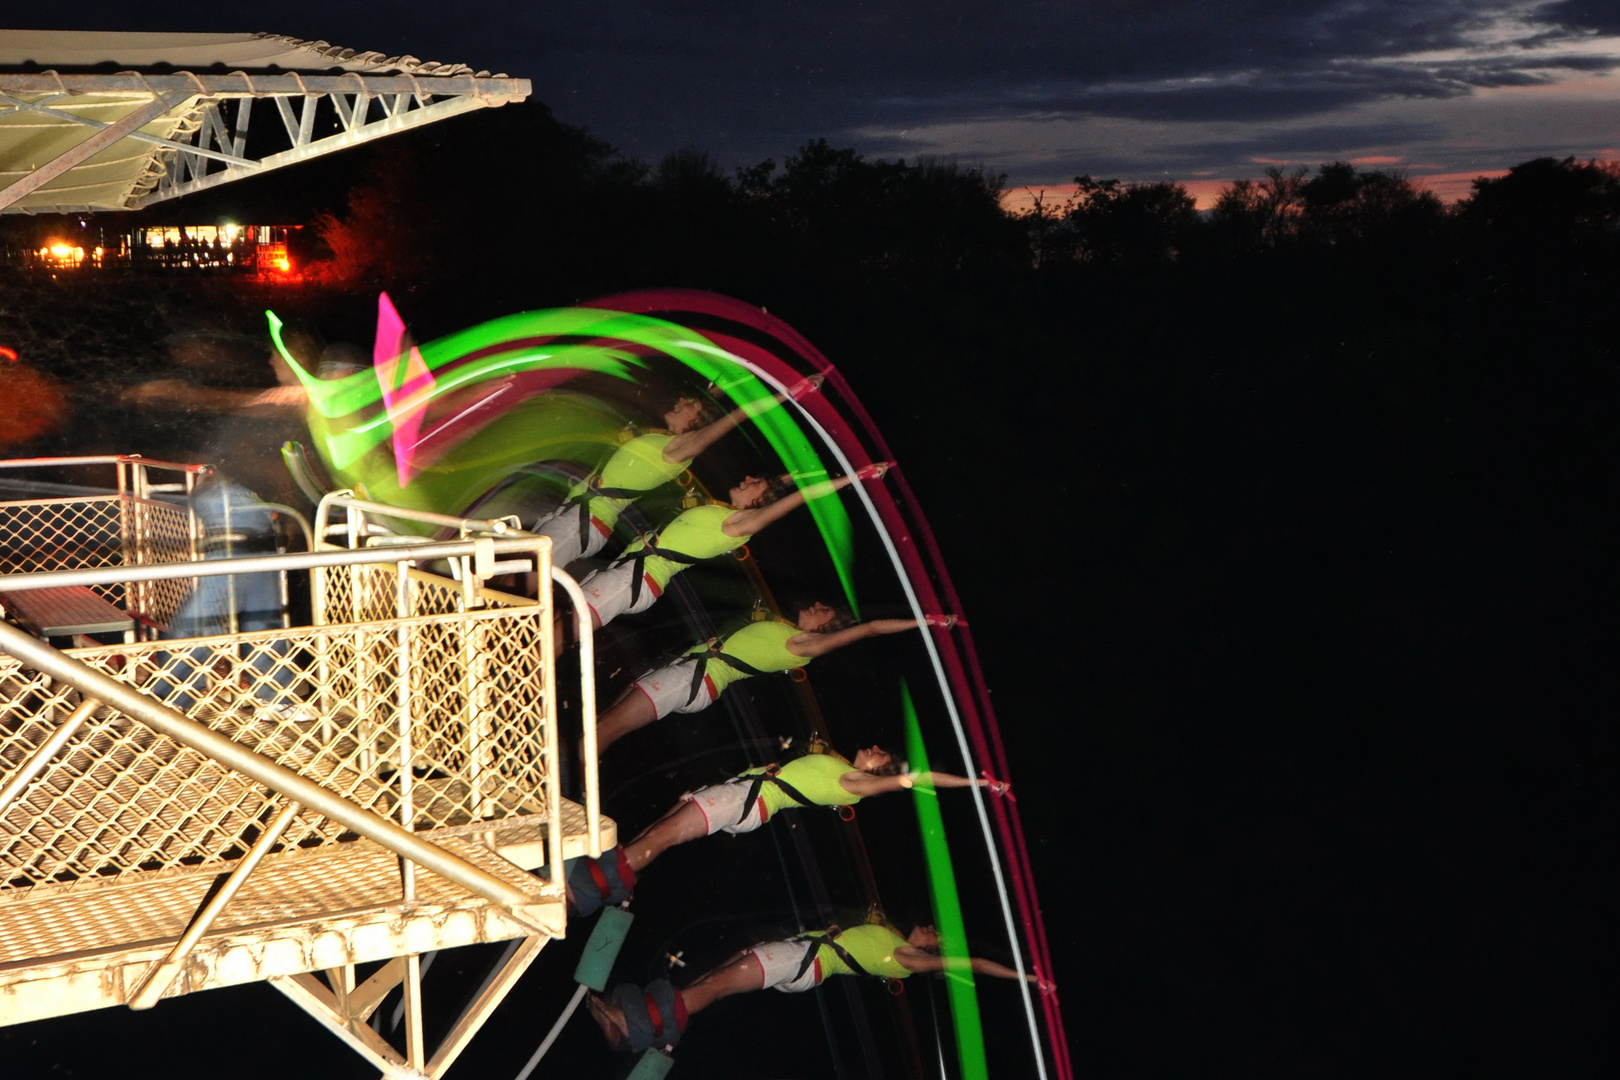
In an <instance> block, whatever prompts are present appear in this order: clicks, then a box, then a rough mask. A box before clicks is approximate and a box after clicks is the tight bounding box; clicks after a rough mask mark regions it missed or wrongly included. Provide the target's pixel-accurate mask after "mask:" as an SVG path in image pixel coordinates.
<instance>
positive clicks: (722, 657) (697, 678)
mask: <svg viewBox="0 0 1620 1080" xmlns="http://www.w3.org/2000/svg"><path fill="white" fill-rule="evenodd" d="M640 580H641V578H640V576H639V575H638V576H637V577H636V581H638V582H639V581H640ZM632 595H634V594H632ZM630 602H631V603H632V604H633V603H635V600H633V599H632V600H631V601H630ZM710 660H718V661H720V662H721V663H722V664H725V665H726V666H727V667H733V668H736V669H737V670H738V671H740V672H742V673H743V674H744V675H748V676H750V677H753V678H758V677H759V676H761V675H769V674H771V673H770V672H769V671H761V670H760V669H759V668H757V667H755V666H754V665H753V664H749V663H745V662H743V661H741V660H739V659H737V658H736V657H735V656H731V655H729V654H728V653H727V652H726V651H725V645H724V643H722V642H718V641H715V640H713V639H711V640H710V641H709V647H708V649H707V650H706V651H705V652H704V653H703V655H702V656H699V657H698V658H697V663H695V664H693V665H692V685H691V688H690V690H689V692H688V693H687V695H686V703H687V704H688V705H690V704H692V702H694V701H696V700H697V696H698V691H699V690H701V689H702V688H703V676H705V675H707V674H708V673H709V661H710Z"/></svg>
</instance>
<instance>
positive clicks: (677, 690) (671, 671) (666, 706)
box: [633, 595, 716, 720]
mask: <svg viewBox="0 0 1620 1080" xmlns="http://www.w3.org/2000/svg"><path fill="white" fill-rule="evenodd" d="M645 598H646V597H645V595H643V599H645ZM701 662H702V659H701V658H700V657H696V656H693V657H690V658H688V659H685V660H677V661H675V663H673V664H670V665H669V666H668V667H661V668H659V669H658V670H657V671H649V672H648V673H647V674H645V675H643V676H642V677H641V678H639V679H637V680H636V682H635V685H634V687H633V689H635V690H638V691H640V692H641V693H643V694H645V695H646V697H647V700H648V701H650V702H652V705H653V711H654V712H655V713H656V714H657V715H658V719H660V720H662V719H663V718H664V717H666V716H668V715H669V714H670V713H672V712H679V713H695V712H702V711H703V710H704V709H707V708H708V707H709V706H710V705H713V704H714V699H715V697H716V694H715V692H714V680H712V679H710V678H709V677H708V676H707V675H705V676H703V682H702V683H701V684H700V685H699V686H698V692H697V697H694V698H692V700H691V701H690V702H688V701H687V700H686V699H687V698H688V697H691V694H692V667H693V665H694V664H699V663H701Z"/></svg>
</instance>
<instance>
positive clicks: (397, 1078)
mask: <svg viewBox="0 0 1620 1080" xmlns="http://www.w3.org/2000/svg"><path fill="white" fill-rule="evenodd" d="M547 940H548V938H547V937H546V935H543V934H536V935H534V936H533V937H527V938H518V939H516V940H514V941H512V942H511V943H510V944H509V945H508V947H507V950H506V953H505V955H503V956H502V957H501V959H500V961H499V962H498V963H497V964H496V966H495V968H494V970H493V971H491V972H490V974H489V977H488V978H487V979H485V980H484V985H483V986H482V987H481V988H480V989H479V991H478V993H477V994H475V995H474V996H473V999H472V1001H471V1002H469V1003H468V1005H467V1007H466V1008H465V1009H464V1010H462V1013H461V1016H460V1017H459V1018H458V1019H457V1020H456V1023H455V1026H454V1027H452V1028H451V1029H450V1031H449V1033H448V1034H446V1035H445V1037H444V1039H443V1041H442V1042H440V1044H439V1047H438V1049H437V1050H436V1051H435V1052H434V1054H433V1057H432V1058H430V1059H428V1060H426V1061H424V1060H423V1059H424V1057H425V1056H426V1055H425V1052H424V1050H423V1047H422V1035H421V1030H422V1024H421V1007H420V1003H421V989H422V988H421V982H422V978H421V963H420V961H421V958H420V957H419V956H396V957H394V959H392V960H390V961H388V962H387V963H385V964H384V965H383V966H382V967H380V968H378V969H377V971H375V972H374V973H373V974H372V975H371V977H370V978H368V979H367V980H366V981H365V982H363V983H361V984H360V985H359V986H355V985H354V967H353V966H352V965H350V966H349V967H345V968H335V969H333V970H331V971H328V972H327V973H326V978H327V981H328V982H329V983H330V984H331V985H330V987H328V986H327V985H326V984H323V983H322V982H321V981H320V980H319V979H317V978H316V977H315V976H314V975H313V974H310V973H305V974H302V975H290V976H278V977H276V978H272V979H271V980H269V981H270V985H272V986H274V987H275V988H276V989H277V990H280V991H281V992H282V993H283V994H286V995H287V996H288V997H289V998H291V999H292V1000H293V1002H294V1003H295V1004H296V1005H298V1007H299V1008H301V1009H303V1010H304V1011H305V1012H307V1013H309V1014H310V1015H311V1016H313V1017H314V1018H315V1019H316V1020H319V1021H320V1022H321V1023H322V1024H323V1025H324V1026H325V1027H326V1028H327V1029H328V1030H330V1031H331V1032H332V1033H333V1034H334V1035H336V1036H337V1037H338V1038H340V1039H342V1040H343V1041H344V1042H345V1043H347V1044H348V1045H349V1047H350V1049H352V1050H354V1051H355V1052H356V1053H358V1054H359V1055H360V1056H361V1057H363V1058H365V1059H366V1060H367V1061H369V1062H371V1063H372V1064H373V1065H375V1066H376V1067H377V1068H379V1069H381V1070H382V1075H383V1080H439V1078H440V1077H442V1076H443V1075H444V1074H445V1072H446V1070H448V1069H449V1068H450V1066H451V1065H452V1064H454V1063H455V1061H456V1059H457V1058H458V1057H460V1056H461V1052H462V1051H463V1050H465V1049H466V1048H467V1044H468V1043H470V1042H471V1041H472V1038H473V1036H474V1035H476V1034H477V1033H478V1031H479V1029H480V1028H482V1027H483V1026H484V1023H485V1021H487V1020H488V1019H489V1017H490V1015H491V1014H493V1013H494V1011H495V1010H496V1008H498V1007H499V1006H500V1004H501V1002H502V1001H504V1000H506V995H507V994H509V993H510V992H511V990H512V988H513V987H514V986H516V985H517V982H518V980H519V979H520V978H522V977H523V973H524V972H525V971H527V970H528V968H529V965H530V964H532V963H534V960H535V958H536V957H537V956H539V955H540V950H541V949H542V948H543V947H544V946H545V943H546V941H547ZM401 982H404V983H405V984H406V986H405V993H406V996H407V1002H408V1003H409V1002H410V1001H411V999H413V998H414V1001H415V1007H411V1008H407V1009H406V1029H407V1030H406V1044H407V1047H408V1050H407V1053H405V1054H401V1053H400V1052H399V1051H398V1050H396V1049H394V1047H393V1046H392V1045H390V1044H389V1043H388V1042H387V1041H386V1040H384V1039H383V1037H382V1036H381V1035H379V1034H377V1032H375V1031H373V1030H372V1028H371V1026H370V1025H369V1024H367V1023H366V1021H367V1020H368V1019H369V1018H370V1017H371V1014H372V1013H373V1012H375V1011H376V1009H377V1006H378V1005H380V1004H382V1001H383V999H384V998H385V997H387V996H388V992H389V991H390V990H392V989H393V988H394V987H396V986H398V985H399V984H400V983H401ZM413 1014H414V1015H413Z"/></svg>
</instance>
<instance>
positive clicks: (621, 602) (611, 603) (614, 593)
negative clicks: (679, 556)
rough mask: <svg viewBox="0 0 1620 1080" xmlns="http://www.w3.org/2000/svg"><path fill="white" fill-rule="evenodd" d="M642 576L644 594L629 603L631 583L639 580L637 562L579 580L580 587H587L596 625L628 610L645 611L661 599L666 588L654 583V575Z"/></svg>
mask: <svg viewBox="0 0 1620 1080" xmlns="http://www.w3.org/2000/svg"><path fill="white" fill-rule="evenodd" d="M642 577H643V580H642V582H641V596H640V597H639V598H638V599H637V600H636V602H635V603H634V604H632V603H630V586H631V584H632V583H633V582H634V581H635V580H636V564H635V563H634V562H633V561H632V562H622V563H618V564H617V565H614V566H610V567H608V568H607V569H605V570H598V571H597V572H596V573H594V574H591V575H590V576H588V577H587V578H586V579H585V580H584V581H582V582H580V583H579V587H580V588H581V589H583V590H585V602H586V603H587V604H589V605H590V606H591V614H592V615H594V616H596V625H597V626H606V625H607V624H608V623H610V622H612V621H613V620H614V619H617V618H618V617H619V616H620V615H624V614H626V613H629V614H631V615H634V614H635V613H636V612H638V611H646V610H647V609H648V608H650V607H652V606H653V604H655V603H656V602H657V601H658V597H659V596H660V595H661V594H662V592H663V590H661V589H660V588H659V587H658V586H657V585H656V584H654V582H653V579H652V578H650V577H647V576H646V575H645V574H643V575H642Z"/></svg>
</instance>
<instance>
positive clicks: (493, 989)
mask: <svg viewBox="0 0 1620 1080" xmlns="http://www.w3.org/2000/svg"><path fill="white" fill-rule="evenodd" d="M546 940H547V939H546V938H545V937H543V936H541V935H536V936H534V937H527V938H518V939H516V940H514V941H512V943H511V944H510V945H508V946H507V949H506V952H505V954H504V955H502V957H501V959H500V960H499V961H498V962H497V963H496V966H495V968H494V970H492V971H491V972H490V973H489V977H488V978H487V979H485V980H484V985H483V986H481V987H480V988H479V990H478V993H477V994H475V995H474V996H473V999H472V1001H470V1002H468V1004H467V1007H466V1009H464V1010H462V1013H461V1017H460V1018H459V1019H458V1020H457V1021H456V1024H455V1026H454V1027H452V1028H451V1029H450V1033H449V1034H448V1035H446V1036H445V1037H444V1040H443V1041H442V1042H440V1043H439V1048H438V1050H436V1051H434V1053H433V1058H432V1060H430V1061H429V1062H428V1065H427V1072H428V1075H429V1076H443V1075H444V1071H445V1070H446V1069H448V1068H449V1067H450V1066H451V1065H452V1064H454V1063H455V1060H456V1058H458V1057H460V1056H461V1052H462V1051H463V1050H465V1049H466V1048H467V1044H468V1043H469V1042H471V1041H472V1037H473V1036H474V1035H476V1034H477V1033H478V1029H479V1028H481V1027H483V1026H484V1021H486V1020H488V1019H489V1017H490V1015H491V1014H492V1013H494V1012H495V1010H496V1009H497V1008H498V1007H499V1006H500V1004H501V1002H503V1001H505V1000H506V995H507V994H509V993H511V992H512V988H513V987H514V986H516V985H517V983H518V980H519V979H521V978H522V977H523V973H524V972H525V971H527V970H528V969H529V965H530V964H532V963H534V961H535V958H536V957H538V956H539V955H540V950H541V949H542V948H544V947H545V944H546Z"/></svg>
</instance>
